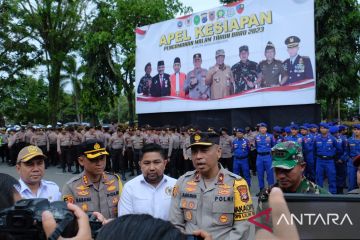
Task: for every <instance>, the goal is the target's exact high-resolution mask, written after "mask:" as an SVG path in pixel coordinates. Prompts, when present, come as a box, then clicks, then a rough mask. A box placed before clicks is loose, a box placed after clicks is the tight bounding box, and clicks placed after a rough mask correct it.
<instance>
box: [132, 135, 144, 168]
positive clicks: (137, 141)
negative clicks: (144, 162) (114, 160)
mask: <svg viewBox="0 0 360 240" xmlns="http://www.w3.org/2000/svg"><path fill="white" fill-rule="evenodd" d="M131 140H132V143H133V149H134V164H135V169H136V174H137V175H140V174H141V171H140V166H139V161H140V158H141V155H142V154H141V149H142V148H143V146H144V143H145V138H144V136H143V135H142V134H141V132H140V130H139V129H136V130H135V135H134V136H132V137H131ZM131 165H132V166H133V164H131ZM135 169H133V170H131V171H135Z"/></svg>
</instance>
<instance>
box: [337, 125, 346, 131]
mask: <svg viewBox="0 0 360 240" xmlns="http://www.w3.org/2000/svg"><path fill="white" fill-rule="evenodd" d="M338 128H339V131H344V130H345V129H346V126H344V125H339V126H338Z"/></svg>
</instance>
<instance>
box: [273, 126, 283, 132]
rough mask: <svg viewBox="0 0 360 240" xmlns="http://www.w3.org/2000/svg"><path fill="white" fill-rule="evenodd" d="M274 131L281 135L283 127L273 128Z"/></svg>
mask: <svg viewBox="0 0 360 240" xmlns="http://www.w3.org/2000/svg"><path fill="white" fill-rule="evenodd" d="M273 131H274V132H277V133H281V127H279V126H275V127H273Z"/></svg>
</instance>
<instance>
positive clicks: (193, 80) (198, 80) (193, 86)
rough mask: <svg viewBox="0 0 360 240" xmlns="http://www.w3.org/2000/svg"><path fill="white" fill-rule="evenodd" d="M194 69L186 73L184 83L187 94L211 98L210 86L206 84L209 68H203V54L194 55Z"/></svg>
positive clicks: (197, 97)
mask: <svg viewBox="0 0 360 240" xmlns="http://www.w3.org/2000/svg"><path fill="white" fill-rule="evenodd" d="M193 64H194V69H193V70H191V71H190V72H189V73H188V74H187V75H186V80H185V83H184V91H185V94H186V95H188V96H189V98H191V99H202V100H207V99H209V98H210V87H209V86H207V85H206V84H205V77H206V73H207V70H206V69H204V68H201V64H202V59H201V54H200V53H196V54H194V56H193Z"/></svg>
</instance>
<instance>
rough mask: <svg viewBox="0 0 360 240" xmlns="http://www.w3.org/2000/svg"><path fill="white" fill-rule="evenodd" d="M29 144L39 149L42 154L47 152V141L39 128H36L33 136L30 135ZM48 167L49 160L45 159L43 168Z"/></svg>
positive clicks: (48, 146)
mask: <svg viewBox="0 0 360 240" xmlns="http://www.w3.org/2000/svg"><path fill="white" fill-rule="evenodd" d="M30 144H31V145H34V146H37V147H39V148H40V149H41V151H42V152H43V153H44V154H45V153H47V152H49V149H50V145H49V139H48V137H47V135H46V134H45V132H44V131H43V129H41V128H36V130H35V134H34V135H32V137H31V139H30ZM48 166H49V160H48V158H45V168H47V167H48Z"/></svg>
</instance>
